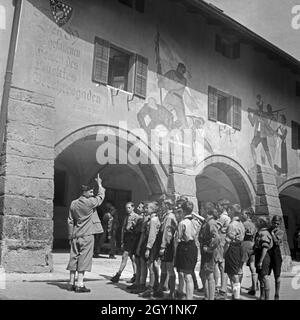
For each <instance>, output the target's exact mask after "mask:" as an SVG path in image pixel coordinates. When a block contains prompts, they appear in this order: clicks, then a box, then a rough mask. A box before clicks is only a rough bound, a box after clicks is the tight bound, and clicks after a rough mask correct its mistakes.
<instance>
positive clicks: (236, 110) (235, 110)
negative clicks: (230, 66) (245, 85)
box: [208, 86, 242, 130]
mask: <svg viewBox="0 0 300 320" xmlns="http://www.w3.org/2000/svg"><path fill="white" fill-rule="evenodd" d="M208 119H209V120H212V121H218V122H221V123H225V124H227V125H229V126H232V127H233V128H234V129H236V130H241V126H242V101H241V99H239V98H236V97H234V96H231V95H229V94H227V93H225V92H222V91H220V90H217V89H215V88H213V87H211V86H209V87H208Z"/></svg>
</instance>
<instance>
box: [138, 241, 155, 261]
mask: <svg viewBox="0 0 300 320" xmlns="http://www.w3.org/2000/svg"><path fill="white" fill-rule="evenodd" d="M147 242H148V239H146V240H144V241H143V242H142V244H141V249H140V257H141V258H143V259H145V260H147V261H148V262H153V261H154V260H157V259H158V256H159V248H158V246H157V242H156V243H155V242H154V244H153V247H152V249H151V250H150V254H149V258H148V259H146V257H145V253H146V250H147Z"/></svg>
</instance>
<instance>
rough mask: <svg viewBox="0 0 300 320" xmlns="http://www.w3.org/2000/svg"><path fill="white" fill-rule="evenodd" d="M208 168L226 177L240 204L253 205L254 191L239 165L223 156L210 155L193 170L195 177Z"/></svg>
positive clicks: (250, 181) (252, 185)
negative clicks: (216, 170) (222, 173)
mask: <svg viewBox="0 0 300 320" xmlns="http://www.w3.org/2000/svg"><path fill="white" fill-rule="evenodd" d="M208 167H215V168H218V169H219V170H221V171H223V172H224V173H225V174H226V175H227V176H228V178H229V179H230V180H231V182H232V184H233V185H234V187H235V189H236V190H237V192H238V196H239V199H240V203H243V204H244V205H245V206H254V205H255V199H256V189H255V187H254V184H253V182H252V180H251V179H250V177H249V175H248V173H247V172H246V170H245V169H244V168H243V167H242V165H241V164H239V163H238V162H237V161H235V160H234V159H232V158H230V157H227V156H224V155H211V156H209V157H207V158H205V159H204V160H203V161H202V162H201V163H200V164H199V165H198V166H197V167H196V168H195V171H194V172H195V176H196V177H197V176H200V175H201V174H202V172H203V170H204V169H205V168H208Z"/></svg>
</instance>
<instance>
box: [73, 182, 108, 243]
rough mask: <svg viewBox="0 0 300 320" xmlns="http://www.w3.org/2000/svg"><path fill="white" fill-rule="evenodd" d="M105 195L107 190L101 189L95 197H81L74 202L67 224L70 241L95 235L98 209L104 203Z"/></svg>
mask: <svg viewBox="0 0 300 320" xmlns="http://www.w3.org/2000/svg"><path fill="white" fill-rule="evenodd" d="M104 194H105V189H104V188H99V191H98V194H97V196H95V197H90V198H86V197H84V196H81V197H79V198H78V199H76V200H74V201H72V203H71V205H70V210H69V216H68V222H67V223H68V236H69V239H73V238H79V237H85V236H88V235H92V234H95V227H94V224H95V223H98V220H99V217H98V214H97V212H96V208H97V207H99V206H100V205H101V203H102V202H103V199H104ZM96 215H97V217H96ZM97 218H98V219H97ZM99 222H100V220H99ZM100 224H101V223H100Z"/></svg>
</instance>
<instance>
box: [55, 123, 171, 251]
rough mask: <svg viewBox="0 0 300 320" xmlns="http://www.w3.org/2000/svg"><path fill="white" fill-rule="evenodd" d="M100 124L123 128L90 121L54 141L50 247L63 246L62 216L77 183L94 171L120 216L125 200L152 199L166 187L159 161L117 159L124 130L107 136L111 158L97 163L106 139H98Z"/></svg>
mask: <svg viewBox="0 0 300 320" xmlns="http://www.w3.org/2000/svg"><path fill="white" fill-rule="evenodd" d="M103 128H104V129H105V128H108V129H113V130H115V131H118V130H123V129H120V128H117V127H111V126H107V125H90V126H87V127H84V128H81V129H79V130H76V131H74V132H72V133H71V134H69V135H67V136H66V137H64V138H63V139H61V140H60V141H59V142H58V143H57V144H56V145H55V179H54V180H55V196H54V248H59V247H64V246H65V245H66V243H67V241H66V240H67V226H66V218H67V214H68V206H69V205H70V202H71V201H72V200H74V199H75V198H77V197H78V196H79V190H80V185H81V184H86V183H88V182H90V181H91V180H92V179H93V178H94V177H95V176H96V174H97V173H99V174H100V176H101V178H102V180H103V185H104V187H105V188H106V189H107V192H106V200H109V201H113V202H114V203H115V205H116V207H117V209H118V210H119V211H120V212H119V215H120V218H121V219H122V216H124V214H125V212H124V207H125V203H126V202H128V201H134V202H138V201H142V200H148V199H155V198H157V197H159V196H160V195H161V194H162V193H165V192H166V190H167V180H168V175H167V172H166V169H165V168H164V167H163V165H160V164H150V161H149V162H148V163H145V164H140V163H139V164H132V163H131V162H130V159H129V162H127V163H126V162H125V163H124V162H120V161H119V159H120V158H122V159H124V155H125V154H127V153H128V148H129V147H130V143H128V141H127V140H125V139H124V138H122V137H123V136H124V134H123V135H122V137H120V136H118V135H117V136H116V137H115V138H116V139H115V140H114V139H112V140H111V141H115V142H109V143H110V144H113V143H115V145H114V147H115V149H116V154H115V159H110V158H109V159H108V160H109V163H107V164H100V163H99V161H97V160H98V159H97V150H98V148H99V147H100V146H101V145H103V144H104V143H106V141H105V140H101V139H99V136H98V133H99V130H102V129H103ZM109 132H110V133H112V131H109ZM116 133H117V132H116ZM123 133H124V132H123ZM128 134H131V133H128ZM109 141H110V140H109ZM145 147H146V148H147V145H146V144H145ZM150 154H151V150H150V152H149V153H148V154H144V155H143V156H144V157H145V158H147V157H148V156H149V155H150ZM109 157H110V156H109ZM112 160H113V161H112Z"/></svg>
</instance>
